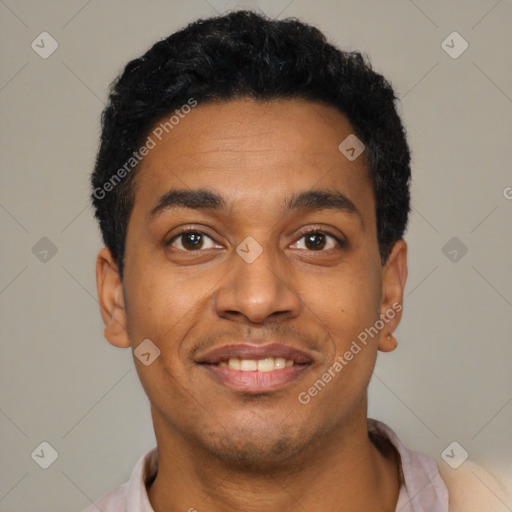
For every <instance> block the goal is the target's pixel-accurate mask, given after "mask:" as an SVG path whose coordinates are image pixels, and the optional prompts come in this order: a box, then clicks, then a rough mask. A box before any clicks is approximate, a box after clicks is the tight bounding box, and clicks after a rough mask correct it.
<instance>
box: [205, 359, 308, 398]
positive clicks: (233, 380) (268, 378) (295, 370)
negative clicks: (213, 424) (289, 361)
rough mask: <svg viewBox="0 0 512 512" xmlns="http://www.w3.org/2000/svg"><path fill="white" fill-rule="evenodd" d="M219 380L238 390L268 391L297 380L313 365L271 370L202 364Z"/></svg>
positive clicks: (296, 365)
mask: <svg viewBox="0 0 512 512" xmlns="http://www.w3.org/2000/svg"><path fill="white" fill-rule="evenodd" d="M201 366H202V367H203V368H205V369H206V370H207V371H209V372H210V374H211V375H213V376H214V377H215V378H216V379H217V380H219V381H220V382H222V383H223V384H225V385H227V386H229V387H230V388H232V389H235V390H237V391H244V392H245V393H266V392H269V391H275V390H277V389H279V388H282V387H283V386H285V385H286V384H289V383H290V382H293V381H294V380H297V379H298V378H299V377H301V376H302V374H303V373H304V372H305V371H306V370H307V369H308V368H309V367H310V366H311V365H310V364H294V365H293V366H288V367H286V368H282V369H280V370H272V371H271V372H259V371H257V370H256V371H247V372H244V371H242V370H234V369H233V368H230V367H229V366H219V365H217V364H202V365H201Z"/></svg>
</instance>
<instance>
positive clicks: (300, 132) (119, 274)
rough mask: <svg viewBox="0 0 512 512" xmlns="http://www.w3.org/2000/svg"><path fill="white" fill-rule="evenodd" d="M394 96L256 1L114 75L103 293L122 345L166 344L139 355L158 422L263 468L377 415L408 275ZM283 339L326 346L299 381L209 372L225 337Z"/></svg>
mask: <svg viewBox="0 0 512 512" xmlns="http://www.w3.org/2000/svg"><path fill="white" fill-rule="evenodd" d="M395 100H396V98H395V96H394V93H393V90H392V87H391V85H390V84H389V83H388V82H387V81H386V80H385V79H384V78H383V77H382V76H381V75H380V74H378V73H376V72H375V71H373V70H372V68H371V65H370V64H369V62H368V60H367V59H365V58H364V57H363V56H362V55H360V54H359V53H357V52H343V51H341V50H339V49H337V48H335V47H334V46H332V45H331V44H329V43H328V42H327V41H326V39H325V38H324V36H323V35H322V33H321V32H319V31H318V30H317V29H316V28H314V27H311V26H309V25H306V24H304V23H301V22H299V21H296V20H291V19H290V20H282V21H275V20H269V19H266V18H264V17H262V16H259V15H256V14H254V13H250V12H240V11H239V12H235V13H231V14H229V15H226V16H222V17H218V18H210V19H206V20H199V21H197V22H195V23H192V24H190V25H189V26H188V27H186V28H185V29H183V30H181V31H179V32H176V33H175V34H173V35H171V36H169V37H168V38H167V39H164V40H162V41H159V42H158V43H156V44H155V45H154V46H153V47H152V48H151V49H150V50H149V51H148V52H147V53H146V54H145V55H143V56H142V57H140V58H139V59H136V60H133V61H132V62H130V63H129V64H128V65H127V66H126V68H125V70H124V72H123V73H122V74H121V76H120V77H119V78H118V79H117V80H116V81H115V82H114V84H113V86H112V90H111V93H110V97H109V103H108V105H107V107H106V109H105V111H104V113H103V117H102V128H103V130H102V135H101V143H100V148H99V152H98V156H97V160H96V166H95V169H94V173H93V175H92V189H93V193H92V201H93V204H94V207H95V212H96V217H97V219H98V221H99V224H100V228H101V232H102V235H103V240H104V242H105V246H106V247H105V248H104V249H102V251H101V252H100V254H99V256H98V260H97V282H98V293H99V298H100V305H101V310H102V315H103V319H104V321H105V335H106V337H107V339H108V340H109V342H110V343H112V344H113V345H115V346H118V347H131V348H132V349H135V348H136V347H137V346H139V344H140V343H141V342H142V341H143V340H148V339H149V340H151V345H150V346H151V347H154V348H152V350H156V349H158V350H159V351H160V353H159V356H158V357H156V358H155V359H154V360H153V361H152V362H151V364H150V365H148V366H146V365H144V364H142V363H141V361H139V360H138V359H137V358H136V359H135V364H136V366H137V371H138V373H139V376H140V379H141V382H142V385H143V386H144V389H145V390H146V393H147V394H148V397H149V399H150V402H151V405H152V412H153V419H154V422H155V429H156V430H157V431H158V430H160V432H162V431H163V430H164V429H166V428H167V429H169V430H171V431H172V432H174V433H175V434H176V435H177V436H181V437H182V438H183V439H189V440H192V441H193V442H194V443H195V444H196V445H200V446H202V447H203V448H204V449H206V450H207V451H208V452H209V453H211V454H212V456H215V457H219V458H224V459H232V460H236V461H238V462H240V463H241V464H245V465H247V464H251V465H253V466H256V465H259V466H261V465H268V464H269V462H268V461H269V460H272V461H273V462H272V464H278V463H279V461H280V460H282V461H286V460H289V458H290V457H291V456H293V455H294V454H297V453H298V452H300V450H302V449H304V447H306V446H311V445H312V444H314V442H315V441H319V439H320V438H321V437H322V436H324V437H325V436H327V433H329V432H331V431H333V430H334V429H335V428H336V427H337V426H339V425H340V424H342V423H343V422H344V421H346V420H347V418H349V417H350V415H353V414H359V415H360V416H361V415H363V414H366V409H365V407H366V402H365V400H366V389H367V386H368V383H369V380H370V377H371V374H372V371H373V367H374V364H375V360H376V354H377V350H379V349H380V350H382V351H389V350H392V349H393V348H394V341H393V338H392V337H390V336H388V335H389V334H391V333H392V332H393V330H394V329H395V328H396V326H397V325H398V322H399V321H400V317H401V303H402V298H403V289H404V286H405V280H406V276H407V267H406V244H405V242H404V241H403V234H404V231H405V229H406V224H407V217H408V213H409V181H410V167H409V162H410V155H409V149H408V146H407V142H406V138H405V131H404V129H403V126H402V124H401V121H400V119H399V116H398V115H397V112H396V109H395ZM347 137H350V138H349V139H348V141H350V142H352V144H349V145H348V147H349V151H351V150H350V147H352V146H353V145H354V141H355V144H356V147H355V150H356V151H357V150H358V149H363V145H364V149H363V150H362V152H361V154H360V155H359V156H357V158H348V157H347V156H351V155H352V156H353V155H354V151H352V152H351V153H350V152H349V153H347V152H346V149H347V146H346V144H345V145H343V144H342V143H343V141H345V140H346V139H347ZM354 137H356V138H354ZM340 144H341V146H340ZM340 147H341V149H340ZM344 148H345V149H344ZM184 230H186V231H189V233H188V234H187V233H185V234H180V233H181V232H182V231H184ZM312 231H316V233H315V232H313V233H312ZM376 325H377V328H376ZM363 332H366V333H367V335H366V338H364V336H362V335H361V333H363ZM370 333H371V334H370ZM363 338H364V341H363ZM265 340H267V341H270V342H273V343H277V344H281V343H282V344H284V345H287V346H288V347H292V348H293V349H297V350H299V351H301V352H302V353H303V354H305V355H306V359H309V361H308V362H307V363H304V368H303V369H301V373H300V374H298V376H297V378H294V379H293V380H292V381H290V382H288V383H287V384H286V385H284V386H281V387H278V388H276V389H275V390H270V391H268V390H267V391H264V392H261V393H255V392H249V391H247V390H245V391H244V390H243V389H233V388H232V387H230V386H227V385H225V383H222V382H220V381H219V379H217V377H215V376H212V372H211V371H210V369H209V368H207V365H208V364H212V363H211V361H210V362H208V361H209V359H208V354H209V352H210V351H211V350H213V349H217V348H219V347H224V346H226V345H228V344H232V343H238V342H246V343H249V344H253V345H262V344H263V343H266V342H267V341H265ZM357 340H359V341H357ZM354 342H355V343H356V345H357V346H358V347H359V349H360V350H359V351H357V349H356V348H355V345H354ZM158 350H156V352H158ZM350 351H352V354H353V356H352V357H351V358H350V359H349V360H347V359H348V358H349V356H348V354H347V352H350ZM344 354H347V357H344ZM340 358H341V359H340ZM342 359H343V361H344V362H345V364H343V367H342V369H341V370H338V368H339V367H338V366H336V361H338V363H339V364H342ZM302 370H303V371H302ZM326 373H327V374H328V375H330V376H331V378H330V379H329V378H328V377H325V374H326ZM319 379H320V380H322V379H323V382H324V383H325V386H320V385H319V384H318V380H319ZM326 381H328V382H326ZM315 383H317V384H316V389H317V392H316V393H315V392H314V391H312V392H308V390H309V389H311V388H312V387H315ZM320 388H321V389H320ZM304 392H305V393H306V394H304ZM301 393H303V394H302V395H301ZM300 396H302V400H301V399H300V398H299V397H300ZM307 397H309V399H308V398H307ZM157 433H158V432H157ZM269 457H271V458H270V459H269Z"/></svg>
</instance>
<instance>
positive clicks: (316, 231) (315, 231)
mask: <svg viewBox="0 0 512 512" xmlns="http://www.w3.org/2000/svg"><path fill="white" fill-rule="evenodd" d="M188 233H195V234H199V235H204V236H206V237H208V238H210V240H212V241H214V242H215V240H213V238H212V237H211V236H210V235H208V234H206V233H204V232H203V231H200V230H198V229H191V228H187V229H183V230H182V231H179V232H178V233H176V234H175V235H173V237H172V238H171V239H170V240H168V241H167V242H165V246H166V247H167V246H169V245H171V244H172V243H173V242H174V241H175V240H177V239H178V238H180V237H181V236H183V235H186V234H188ZM314 234H322V235H327V236H329V237H331V238H333V239H334V240H335V241H336V242H337V244H338V246H339V247H340V248H344V247H346V242H345V241H344V240H341V239H340V238H338V237H337V236H336V235H333V234H332V233H331V232H329V231H326V230H324V229H321V228H313V229H309V230H307V231H304V232H302V233H300V235H299V237H298V238H297V241H298V240H301V239H302V238H304V237H305V236H307V235H314ZM179 250H181V251H184V252H190V253H192V252H200V251H201V250H204V249H198V250H197V251H189V250H186V249H185V250H183V249H179ZM306 250H307V249H306ZM327 250H329V249H326V250H318V251H314V250H312V251H311V252H326V251H327Z"/></svg>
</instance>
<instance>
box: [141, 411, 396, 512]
mask: <svg viewBox="0 0 512 512" xmlns="http://www.w3.org/2000/svg"><path fill="white" fill-rule="evenodd" d="M364 405H365V407H363V408H362V410H361V411H360V412H359V413H358V414H356V415H354V416H353V417H352V418H351V419H350V421H347V422H346V423H345V424H344V425H342V426H339V427H338V428H337V429H336V430H335V432H333V433H332V434H331V435H329V436H326V437H324V438H323V439H322V442H321V445H320V444H317V445H315V446H308V448H307V449H306V450H303V451H301V452H300V454H299V455H297V456H296V457H295V458H294V460H290V461H289V463H288V464H287V466H286V467H282V466H281V467H276V468H274V469H272V470H269V471H267V470H266V471H265V472H259V473H255V472H254V471H243V469H242V470H241V469H240V468H233V467H231V466H229V465H226V463H225V462H224V461H222V460H219V459H218V458H217V457H215V456H212V455H211V454H210V453H208V452H207V451H206V450H205V449H204V448H203V447H199V446H197V445H194V444H193V443H190V441H187V440H185V439H183V438H182V437H181V436H179V435H176V433H175V431H171V430H170V429H169V428H168V427H164V425H165V423H164V422H163V421H161V418H158V417H157V414H156V412H155V411H152V412H153V421H154V426H155V434H156V438H157V444H158V457H159V462H158V474H157V476H156V478H155V480H154V482H153V483H152V484H151V486H150V487H149V489H148V496H149V500H150V502H151V504H152V507H153V509H154V511H155V512H174V511H176V510H191V511H193V510H197V511H198V512H202V511H206V510H208V511H209V512H221V511H222V512H232V511H233V512H235V511H240V510H244V511H247V512H256V511H260V510H266V511H268V512H278V511H279V512H281V511H282V510H287V511H292V512H295V511H297V512H299V511H301V512H302V511H304V510H308V511H310V512H316V511H318V512H319V511H322V512H326V511H333V512H334V511H336V512H349V511H350V512H355V511H360V510H373V511H379V512H381V511H382V512H388V511H389V512H394V511H395V507H396V503H397V500H398V493H399V487H400V483H399V476H398V475H399V459H398V457H399V456H398V454H397V453H396V451H395V450H394V449H392V450H390V451H389V453H388V454H386V455H384V454H382V453H381V452H380V451H379V450H377V448H376V447H375V446H374V445H373V443H372V442H371V441H370V439H369V437H368V432H367V427H366V404H364Z"/></svg>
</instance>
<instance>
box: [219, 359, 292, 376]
mask: <svg viewBox="0 0 512 512" xmlns="http://www.w3.org/2000/svg"><path fill="white" fill-rule="evenodd" d="M293 364H294V363H293V361H292V360H291V359H285V358H284V357H276V358H274V357H266V358H265V359H258V360H255V359H240V358H238V357H230V358H229V360H228V361H227V362H226V361H220V362H219V366H229V368H232V369H233V370H241V371H243V372H253V371H256V370H257V371H259V372H271V371H273V370H282V369H283V368H288V367H290V366H293Z"/></svg>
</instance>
